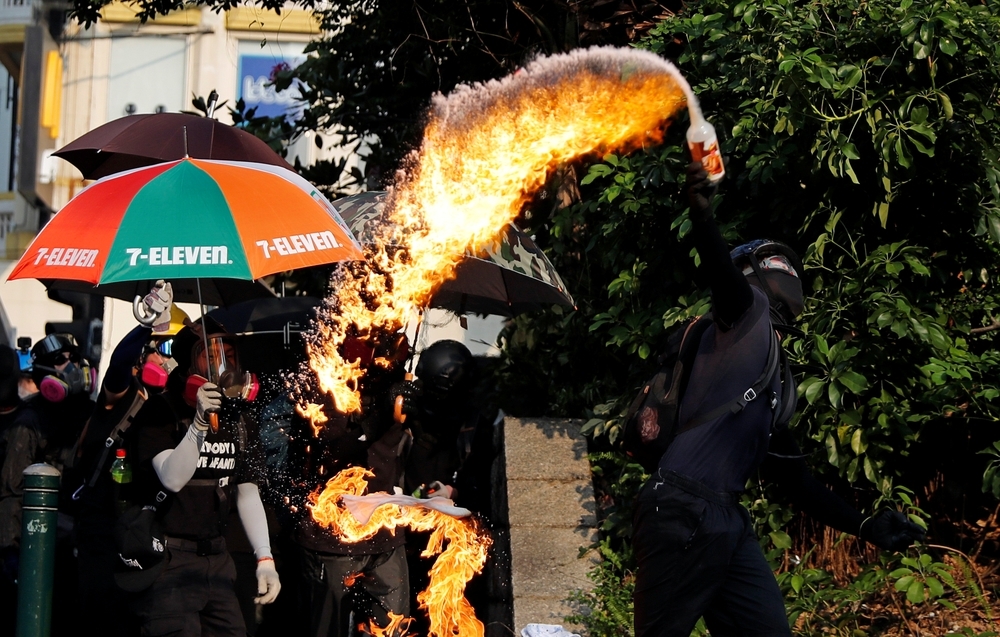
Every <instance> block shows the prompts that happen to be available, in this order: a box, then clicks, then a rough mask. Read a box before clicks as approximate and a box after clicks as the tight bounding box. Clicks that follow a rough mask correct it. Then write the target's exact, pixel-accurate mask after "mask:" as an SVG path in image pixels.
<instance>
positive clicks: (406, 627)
mask: <svg viewBox="0 0 1000 637" xmlns="http://www.w3.org/2000/svg"><path fill="white" fill-rule="evenodd" d="M412 621H413V619H411V618H409V617H405V616H403V615H397V614H396V613H394V612H392V611H389V625H388V626H386V627H385V628H382V627H380V626H379V625H378V624H376V623H375V622H370V623H369V624H368V634H370V635H371V636H372V637H410V636H411V635H413V633H411V632H409V631H410V623H411V622H412Z"/></svg>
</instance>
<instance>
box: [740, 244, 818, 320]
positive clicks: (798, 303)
mask: <svg viewBox="0 0 1000 637" xmlns="http://www.w3.org/2000/svg"><path fill="white" fill-rule="evenodd" d="M729 256H730V258H731V259H732V260H733V264H734V265H735V266H736V267H737V268H740V269H741V270H743V274H744V275H746V276H747V278H749V279H750V284H751V285H756V286H758V287H760V288H761V289H762V290H763V291H764V292H765V293H766V294H767V298H768V299H769V300H770V302H771V309H772V310H774V311H776V312H777V313H778V314H779V315H780V316H781V318H782V320H783V321H784V323H786V324H788V325H790V324H791V323H793V322H794V321H795V317H797V316H798V315H799V314H801V313H802V308H803V305H804V300H803V296H802V280H801V278H800V277H801V274H802V260H801V259H800V258H799V255H797V254H795V251H794V250H792V249H791V248H790V247H788V246H787V245H785V244H784V243H781V242H780V241H772V240H771V239H755V240H753V241H751V242H749V243H744V244H743V245H741V246H738V247H736V248H734V249H733V251H732V252H730V253H729Z"/></svg>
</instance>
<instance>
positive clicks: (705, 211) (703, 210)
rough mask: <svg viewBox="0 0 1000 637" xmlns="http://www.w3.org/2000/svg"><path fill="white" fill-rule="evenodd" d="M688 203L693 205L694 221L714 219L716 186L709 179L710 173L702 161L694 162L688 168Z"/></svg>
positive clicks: (692, 215)
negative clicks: (713, 203)
mask: <svg viewBox="0 0 1000 637" xmlns="http://www.w3.org/2000/svg"><path fill="white" fill-rule="evenodd" d="M686 172H687V185H686V187H685V190H687V195H688V201H689V202H690V204H691V217H692V218H694V219H699V220H703V219H710V218H711V217H712V199H713V198H714V197H715V190H716V184H715V183H712V182H711V181H709V179H708V173H707V172H705V167H704V166H703V165H702V163H701V162H700V161H693V162H691V163H690V164H688V167H687V170H686Z"/></svg>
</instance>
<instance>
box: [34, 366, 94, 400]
mask: <svg viewBox="0 0 1000 637" xmlns="http://www.w3.org/2000/svg"><path fill="white" fill-rule="evenodd" d="M35 369H36V370H42V371H44V372H48V373H47V374H46V376H45V378H43V379H42V382H41V383H39V384H38V391H39V392H41V394H42V397H43V398H44V399H45V400H47V401H49V402H52V403H58V402H62V401H64V400H66V399H67V398H69V397H70V396H72V395H74V394H89V393H90V392H91V391H92V390H93V388H94V386H95V385H96V384H97V370H95V369H94V368H93V367H91V366H90V364H89V363H87V361H86V360H83V361H80V364H77V363H73V362H70V363H68V364H67V365H66V367H64V368H63V369H56V368H54V367H47V366H45V365H38V364H35Z"/></svg>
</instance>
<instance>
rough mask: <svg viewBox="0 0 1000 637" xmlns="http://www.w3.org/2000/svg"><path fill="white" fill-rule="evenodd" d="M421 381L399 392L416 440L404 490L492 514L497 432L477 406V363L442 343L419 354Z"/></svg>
mask: <svg viewBox="0 0 1000 637" xmlns="http://www.w3.org/2000/svg"><path fill="white" fill-rule="evenodd" d="M416 377H417V379H416V381H403V383H406V385H407V386H405V387H397V388H396V393H397V394H398V395H402V396H403V398H404V403H403V411H404V413H406V415H407V417H406V421H405V424H406V426H407V427H408V428H409V430H410V434H411V435H412V437H413V443H412V445H411V446H410V449H409V451H408V452H407V456H406V471H405V473H404V482H405V487H404V489H405V491H406V492H407V493H409V494H410V495H413V496H415V497H423V498H426V497H432V496H433V497H437V496H440V497H445V498H449V499H452V500H454V501H455V503H456V504H457V505H458V506H461V507H464V508H466V509H469V510H471V511H474V512H477V513H483V514H486V513H488V512H489V510H490V508H489V507H490V503H489V495H490V483H489V470H490V462H491V461H492V457H491V453H490V452H491V449H490V448H491V444H492V427H491V423H490V421H489V420H488V419H487V417H486V414H484V413H483V411H482V409H481V408H480V406H479V405H478V404H477V402H476V400H475V395H474V389H475V384H476V379H477V370H476V361H475V359H474V358H473V357H472V353H471V352H470V351H469V349H468V348H467V347H466V346H465V345H463V344H461V343H459V342H458V341H452V340H442V341H437V342H436V343H433V344H432V345H430V346H429V347H427V349H425V350H424V351H423V352H421V353H420V360H419V361H418V362H417V368H416Z"/></svg>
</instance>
